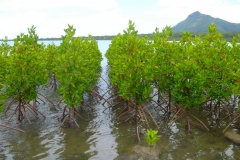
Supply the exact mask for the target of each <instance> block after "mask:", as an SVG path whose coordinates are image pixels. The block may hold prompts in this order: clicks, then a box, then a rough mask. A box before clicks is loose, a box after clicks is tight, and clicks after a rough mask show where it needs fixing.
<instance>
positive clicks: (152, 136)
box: [145, 129, 159, 154]
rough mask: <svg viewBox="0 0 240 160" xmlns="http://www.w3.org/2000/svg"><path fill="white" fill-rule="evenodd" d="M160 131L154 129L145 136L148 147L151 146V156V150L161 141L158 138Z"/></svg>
mask: <svg viewBox="0 0 240 160" xmlns="http://www.w3.org/2000/svg"><path fill="white" fill-rule="evenodd" d="M157 133H158V131H157V130H153V129H148V130H147V133H146V134H145V137H146V140H147V143H148V145H149V146H150V154H151V150H152V147H153V146H154V145H155V144H156V142H157V141H158V140H159V138H158V136H157Z"/></svg>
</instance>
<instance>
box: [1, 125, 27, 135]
mask: <svg viewBox="0 0 240 160" xmlns="http://www.w3.org/2000/svg"><path fill="white" fill-rule="evenodd" d="M0 126H1V127H4V128H8V129H12V130H16V131H19V132H22V133H26V132H25V131H24V130H21V129H18V128H14V127H11V126H7V125H4V124H0Z"/></svg>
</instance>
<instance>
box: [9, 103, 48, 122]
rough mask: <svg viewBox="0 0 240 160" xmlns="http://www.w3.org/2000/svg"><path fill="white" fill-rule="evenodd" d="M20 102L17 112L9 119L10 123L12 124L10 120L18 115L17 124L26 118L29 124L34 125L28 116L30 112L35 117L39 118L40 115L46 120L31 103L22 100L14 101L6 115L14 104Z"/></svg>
mask: <svg viewBox="0 0 240 160" xmlns="http://www.w3.org/2000/svg"><path fill="white" fill-rule="evenodd" d="M17 101H18V105H17V107H16V109H15V111H14V112H13V114H12V115H11V116H10V118H9V119H8V122H7V123H9V122H10V120H11V119H12V117H13V116H14V115H15V114H16V115H17V122H16V123H19V122H22V120H23V119H24V118H26V119H27V121H28V122H29V124H32V123H31V120H30V118H29V116H28V114H27V111H28V112H30V113H31V114H32V115H34V116H35V117H36V118H38V117H37V116H38V113H39V114H41V115H42V116H43V117H44V118H46V117H45V116H44V115H43V113H41V112H40V111H39V110H38V109H37V108H36V107H35V106H34V105H31V104H29V103H25V101H24V100H22V99H20V100H15V99H14V100H13V101H12V102H11V103H10V104H9V105H8V107H7V109H6V111H5V114H6V113H7V112H8V111H9V110H10V108H11V107H12V105H13V104H14V103H16V102H17Z"/></svg>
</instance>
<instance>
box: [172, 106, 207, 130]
mask: <svg viewBox="0 0 240 160" xmlns="http://www.w3.org/2000/svg"><path fill="white" fill-rule="evenodd" d="M177 108H178V111H177V112H176V113H175V114H174V116H173V118H172V119H171V120H170V123H169V125H168V127H169V128H170V127H171V126H172V124H173V123H174V122H176V121H177V120H178V119H179V118H182V117H183V116H185V118H186V125H185V126H186V129H187V130H188V131H190V130H191V124H193V125H195V126H198V127H203V128H205V129H206V130H207V131H209V129H208V127H207V126H206V125H205V124H204V123H203V122H202V121H201V120H200V119H199V118H197V117H196V116H194V115H192V114H191V113H189V109H185V108H183V107H180V106H177ZM190 117H191V118H193V119H195V120H197V121H198V122H199V123H200V125H199V124H196V123H194V122H192V121H190Z"/></svg>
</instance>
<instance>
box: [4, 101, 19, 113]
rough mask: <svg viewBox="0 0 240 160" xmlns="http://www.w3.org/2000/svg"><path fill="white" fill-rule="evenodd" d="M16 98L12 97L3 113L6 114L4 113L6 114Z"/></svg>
mask: <svg viewBox="0 0 240 160" xmlns="http://www.w3.org/2000/svg"><path fill="white" fill-rule="evenodd" d="M17 101H18V100H16V99H13V100H12V101H11V102H10V103H9V105H8V106H7V107H6V110H5V111H4V113H5V116H6V114H7V111H8V110H9V109H10V108H11V107H12V105H13V104H14V103H16V102H17Z"/></svg>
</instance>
